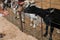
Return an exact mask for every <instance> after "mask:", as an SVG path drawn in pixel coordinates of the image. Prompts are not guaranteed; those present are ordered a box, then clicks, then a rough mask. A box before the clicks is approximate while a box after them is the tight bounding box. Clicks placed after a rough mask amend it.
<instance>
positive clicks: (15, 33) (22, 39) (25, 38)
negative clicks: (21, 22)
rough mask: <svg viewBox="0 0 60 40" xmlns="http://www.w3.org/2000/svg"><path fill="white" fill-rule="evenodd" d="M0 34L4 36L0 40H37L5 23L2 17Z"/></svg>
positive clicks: (0, 19)
mask: <svg viewBox="0 0 60 40" xmlns="http://www.w3.org/2000/svg"><path fill="white" fill-rule="evenodd" d="M0 33H2V34H5V36H3V38H0V40H37V39H36V38H34V37H32V36H30V35H27V34H25V33H23V32H21V31H20V30H19V28H18V27H16V26H15V25H14V24H12V23H10V22H9V21H7V19H5V18H4V17H0Z"/></svg>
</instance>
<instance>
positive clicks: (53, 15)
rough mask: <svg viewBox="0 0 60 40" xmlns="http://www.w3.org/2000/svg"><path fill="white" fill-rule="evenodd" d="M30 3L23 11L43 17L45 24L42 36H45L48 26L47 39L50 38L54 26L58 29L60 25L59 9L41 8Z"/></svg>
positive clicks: (50, 39)
mask: <svg viewBox="0 0 60 40" xmlns="http://www.w3.org/2000/svg"><path fill="white" fill-rule="evenodd" d="M30 5H31V4H30ZM30 5H29V6H28V7H27V8H25V9H24V13H30V14H35V15H38V16H40V17H41V18H43V20H44V22H45V24H46V33H45V34H44V36H45V37H46V36H47V34H48V26H50V37H49V40H52V33H53V31H54V27H56V28H59V29H60V27H59V26H60V21H59V20H60V19H59V16H60V10H59V9H56V8H48V9H43V8H38V7H36V6H35V5H34V6H30Z"/></svg>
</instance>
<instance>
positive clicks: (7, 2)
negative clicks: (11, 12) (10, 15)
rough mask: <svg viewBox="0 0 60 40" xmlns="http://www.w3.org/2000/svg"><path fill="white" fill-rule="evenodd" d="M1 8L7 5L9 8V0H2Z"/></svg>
mask: <svg viewBox="0 0 60 40" xmlns="http://www.w3.org/2000/svg"><path fill="white" fill-rule="evenodd" d="M2 2H3V9H5V8H7V7H9V8H11V0H3V1H2Z"/></svg>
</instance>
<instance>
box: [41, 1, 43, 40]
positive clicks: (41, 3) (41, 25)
mask: <svg viewBox="0 0 60 40" xmlns="http://www.w3.org/2000/svg"><path fill="white" fill-rule="evenodd" d="M41 8H43V3H42V0H41ZM41 13H42V11H41ZM41 40H43V25H42V18H41Z"/></svg>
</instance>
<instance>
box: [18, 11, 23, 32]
mask: <svg viewBox="0 0 60 40" xmlns="http://www.w3.org/2000/svg"><path fill="white" fill-rule="evenodd" d="M19 17H20V23H21V24H20V25H21V30H22V32H23V22H22V17H21V12H19Z"/></svg>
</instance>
